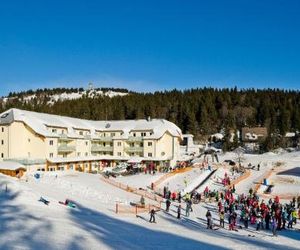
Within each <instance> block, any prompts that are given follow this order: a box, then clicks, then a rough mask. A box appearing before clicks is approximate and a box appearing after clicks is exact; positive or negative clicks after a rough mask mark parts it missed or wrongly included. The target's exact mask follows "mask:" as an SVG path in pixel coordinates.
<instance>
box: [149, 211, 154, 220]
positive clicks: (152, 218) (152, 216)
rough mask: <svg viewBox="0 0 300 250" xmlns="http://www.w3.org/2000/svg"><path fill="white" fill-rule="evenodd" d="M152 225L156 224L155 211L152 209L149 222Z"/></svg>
mask: <svg viewBox="0 0 300 250" xmlns="http://www.w3.org/2000/svg"><path fill="white" fill-rule="evenodd" d="M149 222H150V223H152V222H153V223H155V210H154V209H153V208H152V209H151V211H150V220H149Z"/></svg>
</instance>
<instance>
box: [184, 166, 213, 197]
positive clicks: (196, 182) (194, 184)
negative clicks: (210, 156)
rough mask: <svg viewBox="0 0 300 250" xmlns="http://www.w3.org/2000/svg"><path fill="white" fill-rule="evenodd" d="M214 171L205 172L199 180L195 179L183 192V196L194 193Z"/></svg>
mask: <svg viewBox="0 0 300 250" xmlns="http://www.w3.org/2000/svg"><path fill="white" fill-rule="evenodd" d="M211 172H212V171H210V170H204V171H203V172H202V173H201V174H200V175H199V176H198V177H197V178H195V179H194V180H193V181H192V182H191V183H190V184H189V185H188V186H187V187H186V188H184V189H183V190H182V192H181V194H182V195H185V194H186V193H190V192H192V191H193V190H194V189H195V188H196V187H197V186H198V185H199V184H200V183H201V182H203V181H204V180H205V179H206V178H207V177H208V176H209V175H210V174H211Z"/></svg>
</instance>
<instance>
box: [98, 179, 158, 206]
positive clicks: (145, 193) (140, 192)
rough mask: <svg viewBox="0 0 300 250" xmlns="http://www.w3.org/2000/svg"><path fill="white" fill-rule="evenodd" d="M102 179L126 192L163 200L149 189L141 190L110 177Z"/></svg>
mask: <svg viewBox="0 0 300 250" xmlns="http://www.w3.org/2000/svg"><path fill="white" fill-rule="evenodd" d="M101 180H102V181H104V182H106V183H109V184H111V185H113V186H115V187H118V188H120V189H122V190H125V191H126V192H130V193H134V194H137V195H141V196H142V195H143V196H144V197H145V198H148V199H150V200H153V201H157V202H161V201H163V198H162V197H160V196H159V195H156V194H153V193H150V192H149V191H147V190H141V189H137V188H134V187H130V186H128V185H125V184H123V183H120V182H117V181H114V180H112V179H110V178H101Z"/></svg>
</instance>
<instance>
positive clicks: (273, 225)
mask: <svg viewBox="0 0 300 250" xmlns="http://www.w3.org/2000/svg"><path fill="white" fill-rule="evenodd" d="M272 232H273V236H277V222H276V219H275V217H274V216H273V217H272Z"/></svg>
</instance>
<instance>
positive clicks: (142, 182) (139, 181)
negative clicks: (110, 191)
mask: <svg viewBox="0 0 300 250" xmlns="http://www.w3.org/2000/svg"><path fill="white" fill-rule="evenodd" d="M163 175H164V174H161V173H156V174H155V175H151V174H144V173H141V174H136V175H131V176H118V177H117V178H116V179H115V180H116V181H118V182H120V183H123V184H125V185H128V186H131V187H135V188H142V189H147V188H148V187H150V186H151V183H154V182H155V181H157V180H158V179H159V178H160V177H162V176H163Z"/></svg>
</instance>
